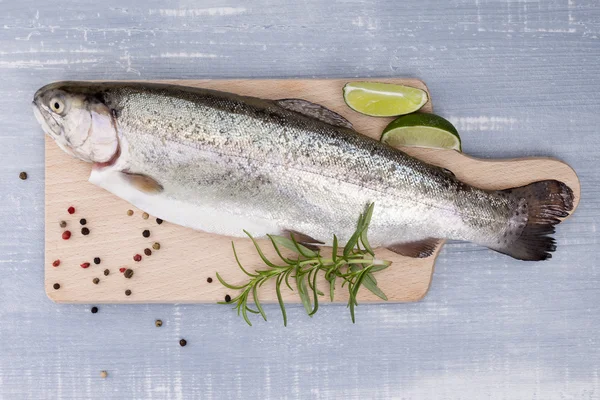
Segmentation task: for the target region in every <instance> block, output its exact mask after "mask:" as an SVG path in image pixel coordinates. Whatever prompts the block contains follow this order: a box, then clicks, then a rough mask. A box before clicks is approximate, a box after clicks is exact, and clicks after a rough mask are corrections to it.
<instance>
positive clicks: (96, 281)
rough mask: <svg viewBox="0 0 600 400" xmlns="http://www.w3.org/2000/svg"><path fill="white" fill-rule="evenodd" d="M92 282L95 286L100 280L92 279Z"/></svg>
mask: <svg viewBox="0 0 600 400" xmlns="http://www.w3.org/2000/svg"><path fill="white" fill-rule="evenodd" d="M92 282H94V285H97V284H99V283H100V279H98V278H94V279H93V280H92Z"/></svg>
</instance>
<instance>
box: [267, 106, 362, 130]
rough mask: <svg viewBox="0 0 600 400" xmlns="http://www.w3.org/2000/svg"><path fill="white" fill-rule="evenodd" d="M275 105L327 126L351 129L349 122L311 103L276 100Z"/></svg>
mask: <svg viewBox="0 0 600 400" xmlns="http://www.w3.org/2000/svg"><path fill="white" fill-rule="evenodd" d="M275 103H276V104H277V105H278V106H279V107H281V108H285V109H286V110H290V111H295V112H297V113H299V114H303V115H306V116H308V117H311V118H316V119H318V120H321V121H323V122H326V123H328V124H329V125H334V126H340V127H342V128H348V129H353V128H352V123H351V122H350V121H348V120H347V119H346V118H344V117H342V116H341V115H340V114H338V113H336V112H334V111H331V110H330V109H328V108H326V107H323V106H322V105H320V104H315V103H311V102H310V101H307V100H302V99H282V100H276V101H275Z"/></svg>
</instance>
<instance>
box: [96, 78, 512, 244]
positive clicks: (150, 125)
mask: <svg viewBox="0 0 600 400" xmlns="http://www.w3.org/2000/svg"><path fill="white" fill-rule="evenodd" d="M102 96H103V100H104V101H105V103H106V104H107V105H108V106H109V107H111V108H112V109H114V110H116V111H117V121H118V127H119V131H120V133H121V134H122V135H123V136H124V137H125V138H126V139H127V141H128V143H129V146H130V148H129V154H130V162H129V165H128V167H129V169H130V171H131V172H135V173H141V174H145V175H148V176H151V177H153V178H154V179H156V180H157V181H158V182H160V183H161V184H162V185H163V186H164V188H165V193H168V194H169V196H171V197H172V198H173V199H177V200H181V201H186V202H198V203H201V204H203V205H211V206H213V207H215V208H220V209H227V210H229V211H230V213H231V214H232V215H237V216H240V217H245V216H252V217H255V218H263V219H264V220H269V221H277V225H278V226H279V227H280V229H282V230H284V229H291V230H295V231H298V232H301V233H304V234H306V235H309V236H311V237H313V238H315V239H319V240H322V241H325V242H328V243H329V242H330V241H331V237H332V235H333V234H334V233H335V234H337V235H338V236H339V237H340V238H341V239H342V240H345V239H348V238H349V236H350V235H351V234H352V232H353V231H354V229H355V227H356V220H357V218H358V215H359V214H360V213H361V212H363V211H364V209H365V207H366V205H367V204H368V203H370V202H374V203H375V210H374V215H373V219H372V223H371V227H370V230H369V237H370V238H371V241H372V244H373V245H375V246H378V245H387V244H392V243H398V242H404V241H413V240H419V239H423V238H427V237H439V238H452V239H461V240H469V241H474V242H477V243H480V244H493V243H496V241H497V239H498V238H499V237H500V236H501V235H502V234H503V233H504V232H505V231H506V229H507V224H508V221H509V219H510V217H511V215H512V212H513V210H514V208H515V201H514V200H513V199H512V198H510V197H509V196H506V195H504V194H502V193H499V192H488V191H484V190H480V189H476V188H473V187H470V186H468V185H466V184H464V183H462V182H460V181H458V180H457V179H455V178H454V177H453V176H451V175H450V174H448V173H447V172H445V171H444V170H442V169H440V168H437V167H434V166H431V165H428V164H425V163H423V162H421V161H419V160H416V159H414V158H412V157H410V156H408V155H406V154H405V153H403V152H401V151H398V150H395V149H392V148H390V147H388V146H387V145H384V144H381V143H380V142H378V141H375V140H372V139H370V138H367V137H365V136H362V135H360V134H358V133H356V132H355V131H353V130H350V129H347V128H343V127H337V126H333V125H329V124H327V123H324V122H321V121H319V120H316V119H313V118H310V117H307V116H304V115H302V114H299V113H296V112H294V111H288V110H286V109H284V108H281V107H280V106H279V105H277V104H276V103H275V102H272V101H267V100H261V99H256V98H248V97H242V96H237V95H233V94H228V93H221V92H215V91H209V90H201V89H189V88H177V87H173V86H168V87H160V86H155V87H152V86H150V87H148V86H139V85H135V84H134V85H117V86H115V85H113V86H108V87H107V88H104V90H103V93H102ZM275 233H276V232H275Z"/></svg>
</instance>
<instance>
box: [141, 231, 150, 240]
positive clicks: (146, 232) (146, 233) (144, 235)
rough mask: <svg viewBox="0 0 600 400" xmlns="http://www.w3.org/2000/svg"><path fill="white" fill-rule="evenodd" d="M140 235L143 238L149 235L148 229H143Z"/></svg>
mask: <svg viewBox="0 0 600 400" xmlns="http://www.w3.org/2000/svg"><path fill="white" fill-rule="evenodd" d="M142 236H143V237H145V238H147V237H150V231H149V230H148V229H146V230H144V232H142Z"/></svg>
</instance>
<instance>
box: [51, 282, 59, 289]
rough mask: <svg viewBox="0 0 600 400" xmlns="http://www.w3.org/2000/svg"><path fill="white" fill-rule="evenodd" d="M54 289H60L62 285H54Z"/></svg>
mask: <svg viewBox="0 0 600 400" xmlns="http://www.w3.org/2000/svg"><path fill="white" fill-rule="evenodd" d="M52 287H53V288H54V290H58V289H60V285H59V284H58V283H55V284H54V285H52Z"/></svg>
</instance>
